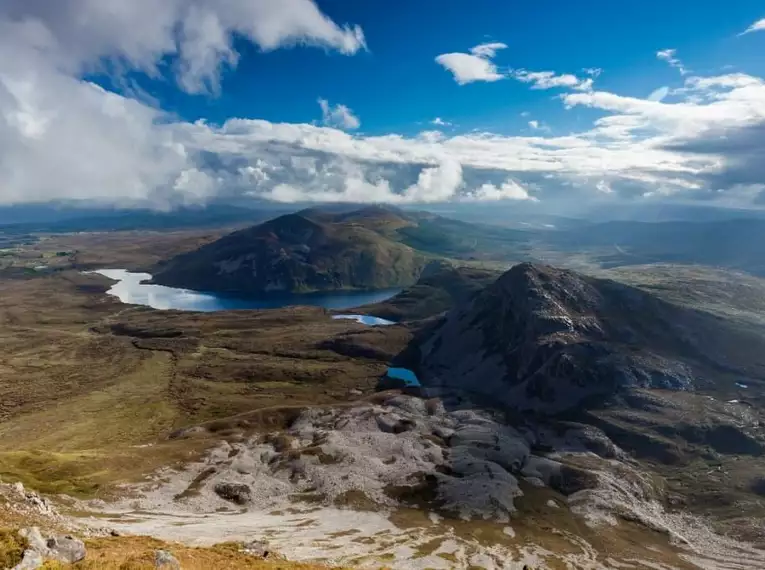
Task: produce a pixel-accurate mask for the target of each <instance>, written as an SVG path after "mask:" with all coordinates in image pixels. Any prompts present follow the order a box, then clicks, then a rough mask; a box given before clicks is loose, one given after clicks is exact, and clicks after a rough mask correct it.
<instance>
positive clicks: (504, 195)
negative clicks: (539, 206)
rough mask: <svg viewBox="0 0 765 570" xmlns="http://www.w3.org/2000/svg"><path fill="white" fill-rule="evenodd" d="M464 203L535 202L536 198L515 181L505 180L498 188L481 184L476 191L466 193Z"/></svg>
mask: <svg viewBox="0 0 765 570" xmlns="http://www.w3.org/2000/svg"><path fill="white" fill-rule="evenodd" d="M463 200H464V201H468V202H469V201H485V200H490V201H494V200H529V201H532V202H537V201H538V200H537V198H535V197H533V196H530V195H529V191H528V190H527V189H526V188H524V187H523V186H521V185H520V184H518V182H516V181H515V180H507V181H505V182H504V183H503V184H501V185H500V186H495V185H494V184H490V183H486V184H482V185H481V186H480V187H478V188H477V189H476V190H474V191H472V192H468V193H467V194H466V195H465V196H464V198H463Z"/></svg>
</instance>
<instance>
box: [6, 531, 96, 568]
mask: <svg viewBox="0 0 765 570" xmlns="http://www.w3.org/2000/svg"><path fill="white" fill-rule="evenodd" d="M19 534H20V535H21V536H22V537H24V538H25V539H26V540H27V542H28V543H29V550H32V551H34V552H37V553H38V554H39V555H40V556H41V557H42V558H43V559H50V560H55V561H57V562H63V563H64V564H74V563H75V562H79V561H80V560H82V559H83V558H85V555H86V553H87V552H86V550H85V543H83V542H82V541H81V540H80V539H78V538H74V537H73V536H52V537H50V538H48V539H46V538H45V537H43V535H42V533H41V532H40V529H39V528H37V527H31V528H25V529H22V530H21V531H19Z"/></svg>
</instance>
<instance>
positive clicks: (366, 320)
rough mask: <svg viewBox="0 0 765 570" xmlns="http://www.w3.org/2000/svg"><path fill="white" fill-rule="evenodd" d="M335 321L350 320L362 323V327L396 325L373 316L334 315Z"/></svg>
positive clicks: (393, 322)
mask: <svg viewBox="0 0 765 570" xmlns="http://www.w3.org/2000/svg"><path fill="white" fill-rule="evenodd" d="M332 318H333V319H340V320H342V319H348V320H352V321H356V322H357V323H361V324H362V325H368V326H370V327H384V326H388V325H395V324H396V322H395V321H389V320H388V319H382V318H380V317H373V316H371V315H333V316H332Z"/></svg>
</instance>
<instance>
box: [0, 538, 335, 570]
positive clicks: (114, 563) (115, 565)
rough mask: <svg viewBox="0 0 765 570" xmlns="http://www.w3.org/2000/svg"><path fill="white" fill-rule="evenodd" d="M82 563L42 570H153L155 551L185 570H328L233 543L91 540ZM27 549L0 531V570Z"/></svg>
mask: <svg viewBox="0 0 765 570" xmlns="http://www.w3.org/2000/svg"><path fill="white" fill-rule="evenodd" d="M85 545H86V548H87V556H86V558H85V560H83V561H81V562H78V563H77V564H73V565H68V564H67V565H64V564H59V563H57V562H52V561H48V562H46V563H45V564H44V565H43V569H44V570H68V569H71V570H153V569H154V568H156V566H155V563H154V555H155V552H156V551H157V550H160V549H162V550H167V551H168V552H170V553H171V554H172V555H173V556H175V557H176V558H177V560H178V561H179V562H180V564H181V567H182V568H184V570H212V569H215V570H229V569H230V570H327V568H328V567H327V566H322V565H317V564H301V563H296V562H288V561H286V560H282V559H279V558H278V557H277V558H276V559H274V560H268V559H266V560H262V559H258V558H256V557H253V556H250V555H248V554H246V553H244V552H241V545H240V544H236V543H224V544H218V545H216V546H213V547H209V548H193V547H189V546H184V545H181V544H168V543H165V542H162V541H159V540H155V539H152V538H147V537H117V538H99V539H91V540H87V541H86V542H85ZM25 548H26V544H25V541H24V540H23V539H21V538H20V537H19V536H18V534H17V532H16V531H15V530H7V529H6V530H0V568H10V567H13V566H14V565H16V564H18V562H19V561H20V560H21V557H22V555H23V552H24V549H25Z"/></svg>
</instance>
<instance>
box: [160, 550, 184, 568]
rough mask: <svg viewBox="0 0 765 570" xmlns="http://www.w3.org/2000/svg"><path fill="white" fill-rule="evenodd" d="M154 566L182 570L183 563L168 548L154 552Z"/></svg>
mask: <svg viewBox="0 0 765 570" xmlns="http://www.w3.org/2000/svg"><path fill="white" fill-rule="evenodd" d="M154 566H156V567H157V568H164V569H165V570H181V563H180V562H178V559H177V558H176V557H175V556H173V555H172V554H170V553H169V552H168V551H167V550H157V551H156V552H155V553H154Z"/></svg>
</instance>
